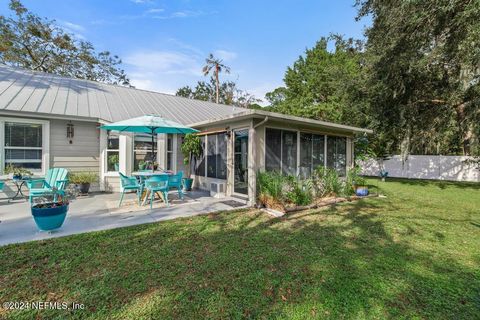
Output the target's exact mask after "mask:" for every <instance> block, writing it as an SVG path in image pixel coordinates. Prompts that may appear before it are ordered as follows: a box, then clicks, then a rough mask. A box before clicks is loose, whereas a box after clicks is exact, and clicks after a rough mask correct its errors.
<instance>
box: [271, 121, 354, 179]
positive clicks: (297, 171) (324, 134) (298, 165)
mask: <svg viewBox="0 0 480 320" xmlns="http://www.w3.org/2000/svg"><path fill="white" fill-rule="evenodd" d="M267 129H276V130H282V131H291V132H297V170H296V175H297V177H298V175H299V174H300V134H301V133H311V134H316V135H323V136H324V139H325V141H324V146H323V148H324V158H323V164H324V167H325V168H326V167H327V143H328V137H339V138H346V153H345V155H346V157H347V156H348V139H349V138H350V137H349V136H347V135H342V134H335V133H328V132H322V131H317V132H316V131H310V130H300V129H291V128H288V127H282V126H265V127H264V128H263V136H264V137H265V138H264V141H263V150H264V155H263V157H264V160H263V161H264V170H265V166H266V160H267V139H266V136H267ZM280 141H281V142H280V145H282V144H283V134H282V135H281V140H280ZM280 159H281V160H280V172H283V161H282V159H283V147H280ZM348 166H349V164H348V161H347V163H346V168H347V170H348Z"/></svg>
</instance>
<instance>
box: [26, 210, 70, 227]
mask: <svg viewBox="0 0 480 320" xmlns="http://www.w3.org/2000/svg"><path fill="white" fill-rule="evenodd" d="M67 212H68V204H65V205H62V206H58V207H54V208H38V207H37V206H33V207H32V216H33V220H35V223H36V224H37V227H38V229H40V230H43V231H50V230H55V229H58V228H60V227H61V226H62V225H63V222H64V221H65V217H66V216H67Z"/></svg>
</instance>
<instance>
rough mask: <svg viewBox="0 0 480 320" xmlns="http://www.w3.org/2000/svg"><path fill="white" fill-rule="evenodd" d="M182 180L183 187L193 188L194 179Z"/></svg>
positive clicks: (186, 189)
mask: <svg viewBox="0 0 480 320" xmlns="http://www.w3.org/2000/svg"><path fill="white" fill-rule="evenodd" d="M182 180H183V189H185V191H190V190H192V184H193V179H191V178H183V179H182Z"/></svg>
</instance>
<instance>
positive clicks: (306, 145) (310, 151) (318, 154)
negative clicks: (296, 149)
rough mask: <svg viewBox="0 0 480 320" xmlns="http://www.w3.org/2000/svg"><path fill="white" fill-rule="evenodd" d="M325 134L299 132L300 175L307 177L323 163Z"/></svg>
mask: <svg viewBox="0 0 480 320" xmlns="http://www.w3.org/2000/svg"><path fill="white" fill-rule="evenodd" d="M324 147H325V136H322V135H317V134H311V133H303V132H302V133H300V165H299V166H300V168H299V169H300V170H299V171H300V176H301V177H302V178H308V177H310V176H311V174H312V172H313V171H314V170H315V169H316V168H317V167H318V166H324V165H325V148H324Z"/></svg>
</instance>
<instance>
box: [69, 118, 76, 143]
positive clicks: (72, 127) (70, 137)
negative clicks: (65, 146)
mask: <svg viewBox="0 0 480 320" xmlns="http://www.w3.org/2000/svg"><path fill="white" fill-rule="evenodd" d="M74 136H75V130H74V126H73V123H72V121H70V122H69V123H67V139H70V141H69V142H70V144H72V143H73V140H72V139H73V137H74Z"/></svg>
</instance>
